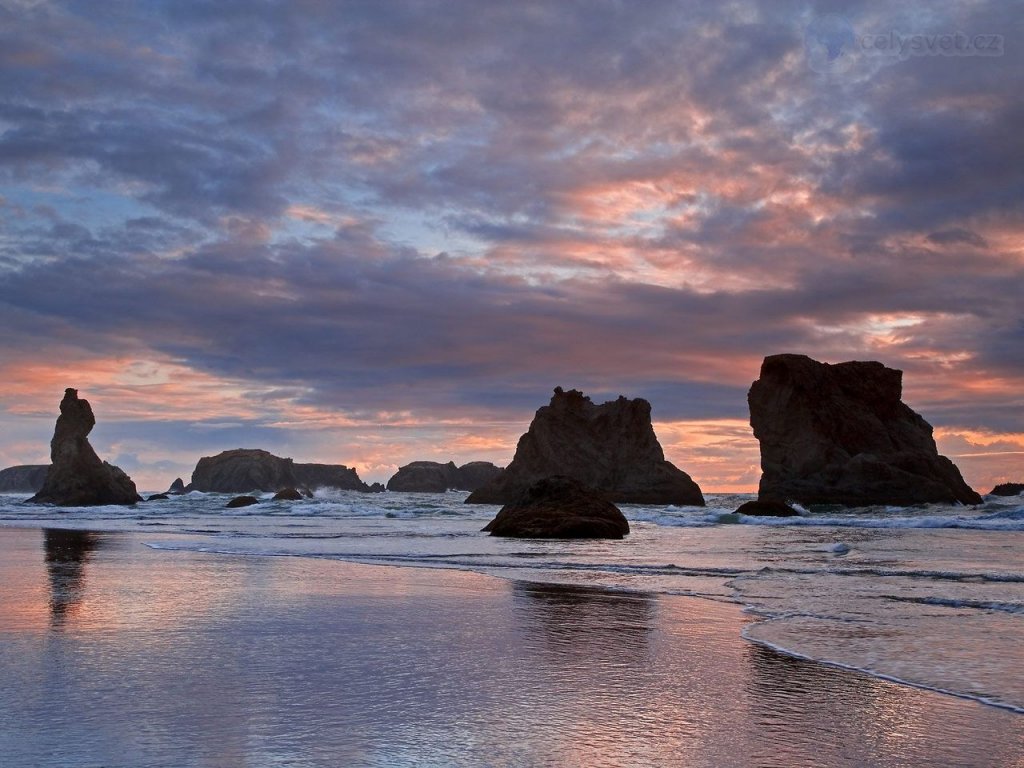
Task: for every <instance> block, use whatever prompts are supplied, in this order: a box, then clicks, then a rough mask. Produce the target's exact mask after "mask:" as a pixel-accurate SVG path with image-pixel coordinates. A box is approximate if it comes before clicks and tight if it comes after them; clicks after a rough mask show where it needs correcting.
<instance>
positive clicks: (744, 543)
mask: <svg viewBox="0 0 1024 768" xmlns="http://www.w3.org/2000/svg"><path fill="white" fill-rule="evenodd" d="M465 496H466V494H464V493H458V492H449V493H446V494H411V493H382V494H360V493H351V492H333V493H332V492H326V491H321V492H319V493H318V494H317V495H316V497H315V498H312V499H307V500H303V501H297V502H276V501H272V500H271V499H270V495H269V494H266V495H264V497H263V498H262V499H261V502H260V503H259V504H258V505H254V506H251V507H245V508H240V509H225V508H224V505H225V503H226V501H227V500H228V498H230V497H229V496H226V495H218V494H202V493H197V492H193V493H190V494H187V495H184V496H178V497H172V498H170V499H169V500H166V501H153V502H147V503H142V504H139V505H137V506H135V507H112V506H111V507H94V508H81V509H75V508H72V509H60V508H52V507H43V506H37V505H28V504H25V503H23V500H24V498H25V497H24V496H2V497H0V526H3V527H15V528H39V529H52V530H58V529H59V530H82V531H85V530H88V531H99V532H124V533H132V534H134V535H136V537H141V540H142V541H143V543H144V544H145V546H146V547H148V548H150V549H151V550H154V551H160V552H164V553H170V554H174V553H180V554H181V555H184V554H185V553H192V554H195V553H215V554H218V555H221V556H226V557H246V558H252V557H258V558H275V557H285V556H290V557H298V558H312V559H318V560H340V561H347V562H352V563H362V564H369V565H388V566H398V567H401V568H415V569H450V570H456V571H470V572H477V573H480V574H485V575H488V576H493V577H497V578H499V579H505V580H510V581H513V582H515V583H529V584H551V585H565V586H567V587H578V588H587V589H599V590H605V591H614V592H617V593H624V594H642V595H672V596H676V595H682V596H690V597H695V598H699V599H701V600H705V601H715V602H718V603H730V604H735V605H738V606H740V607H741V608H742V609H743V611H744V612H745V613H746V614H747V615H748V616H749V618H750V619H752V620H751V621H749V622H748V623H746V624H745V625H744V627H743V628H742V634H743V637H744V639H745V640H746V641H749V642H751V643H754V644H757V645H759V646H761V647H764V648H768V649H772V650H774V651H777V652H781V653H782V654H784V655H787V656H789V657H793V658H798V659H805V660H810V661H814V662H820V663H822V664H826V665H832V666H835V667H841V668H845V669H849V670H857V671H859V672H862V673H864V674H867V675H870V676H873V677H875V678H879V679H883V680H887V681H892V682H897V683H899V684H901V685H908V686H914V687H917V688H921V689H926V690H930V691H935V692H940V693H942V694H946V695H950V696H955V697H960V698H963V699H970V700H973V701H976V702H979V703H981V704H983V705H985V706H989V707H996V708H1001V709H1003V710H1007V711H1009V712H1013V713H1017V714H1024V671H1022V670H1024V641H1022V638H1024V499H1022V498H1021V497H1020V496H1016V497H1003V498H999V497H988V498H986V501H985V503H984V504H982V505H980V506H978V507H955V506H944V505H931V506H925V507H915V508H901V507H867V508H859V509H838V508H837V509H827V510H820V509H815V510H811V511H808V510H801V512H802V514H801V516H799V517H795V518H753V517H744V516H736V515H735V514H733V510H735V509H736V508H737V507H738V506H739V504H741V503H742V502H743V501H745V500H748V499H749V498H752V497H751V496H749V495H742V494H737V495H728V494H709V495H708V497H707V506H706V507H703V508H698V507H672V506H668V507H648V506H636V505H623V506H622V509H623V512H624V513H625V515H626V517H627V519H628V520H629V522H630V526H631V529H632V530H631V533H630V535H629V536H627V537H626V538H625V539H624V540H622V541H551V540H516V539H500V538H494V537H491V536H488V535H486V534H482V533H480V529H481V528H482V527H483V525H484V524H485V523H486V522H487V521H488V520H490V519H491V517H493V515H494V514H495V512H496V511H497V507H494V506H488V505H467V504H464V503H463V500H464V498H465ZM1021 725H1022V726H1024V720H1022V721H1021Z"/></svg>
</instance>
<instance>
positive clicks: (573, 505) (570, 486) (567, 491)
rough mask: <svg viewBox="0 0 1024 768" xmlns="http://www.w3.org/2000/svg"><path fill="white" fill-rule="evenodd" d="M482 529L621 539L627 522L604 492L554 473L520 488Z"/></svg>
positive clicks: (519, 534) (496, 532)
mask: <svg viewBox="0 0 1024 768" xmlns="http://www.w3.org/2000/svg"><path fill="white" fill-rule="evenodd" d="M483 530H484V531H488V532H490V534H491V535H492V536H515V537H521V538H531V539H621V538H622V537H623V536H625V535H626V534H627V533H629V523H628V522H627V521H626V518H625V517H624V516H623V514H622V512H620V511H619V509H618V507H616V506H615V505H614V504H612V503H611V502H610V501H608V500H607V499H606V498H605V497H604V495H603V494H600V493H597V492H596V491H593V490H591V489H589V488H587V487H585V486H584V485H582V484H581V483H580V482H578V481H576V480H574V479H572V478H571V477H565V476H562V475H556V476H554V477H547V478H544V479H543V480H539V481H537V482H536V483H534V484H533V485H531V486H529V487H528V488H526V489H525V490H524V491H522V492H521V493H520V495H519V497H518V498H517V499H515V500H514V501H512V502H510V503H508V504H506V505H505V506H504V507H502V508H501V511H500V512H498V515H497V517H495V518H494V519H493V520H492V521H491V522H489V523H488V524H487V525H486V526H484V529H483Z"/></svg>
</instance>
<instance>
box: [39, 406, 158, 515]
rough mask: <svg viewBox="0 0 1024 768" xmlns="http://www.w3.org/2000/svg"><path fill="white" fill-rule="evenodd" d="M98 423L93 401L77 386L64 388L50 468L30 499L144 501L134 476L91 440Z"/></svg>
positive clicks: (79, 503)
mask: <svg viewBox="0 0 1024 768" xmlns="http://www.w3.org/2000/svg"><path fill="white" fill-rule="evenodd" d="M95 425H96V417H95V416H93V413H92V407H91V406H90V405H89V401H88V400H84V399H80V398H79V397H78V390H77V389H70V388H69V389H66V390H64V399H63V400H61V403H60V416H58V417H57V424H56V427H55V428H54V431H53V439H52V440H51V441H50V470H49V472H47V473H46V479H45V481H44V482H43V487H42V488H40V489H39V492H38V493H37V494H36V495H35V496H33V497H32V498H31V499H29V501H30V502H33V503H37V504H56V505H58V506H61V507H86V506H98V505H102V504H135V503H136V502H138V501H142V497H141V496H139V493H138V491H137V490H136V489H135V483H133V482H132V479H131V478H130V477H128V475H126V474H125V473H124V472H123V471H122V470H121V469H120V468H119V467H115V466H114V465H113V464H108V463H107V462H105V461H102V460H101V459H100V457H99V456H97V455H96V451H94V450H93V448H92V445H90V444H89V440H88V435H89V433H90V432H91V431H92V428H93V427H94V426H95Z"/></svg>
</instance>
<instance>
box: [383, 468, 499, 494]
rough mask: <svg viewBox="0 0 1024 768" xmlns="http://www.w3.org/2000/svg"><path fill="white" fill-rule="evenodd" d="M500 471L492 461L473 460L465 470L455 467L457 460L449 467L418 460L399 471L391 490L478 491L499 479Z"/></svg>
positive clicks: (419, 491)
mask: <svg viewBox="0 0 1024 768" xmlns="http://www.w3.org/2000/svg"><path fill="white" fill-rule="evenodd" d="M500 472H501V467H496V466H494V465H493V464H491V463H490V462H489V461H471V462H469V463H468V464H463V465H462V466H461V467H457V466H455V462H454V461H449V462H448V463H447V464H441V463H440V462H437V461H414V462H412V463H411V464H406V465H405V466H404V467H399V468H398V472H396V473H395V474H394V475H393V476H392V477H391V479H390V480H388V490H389V491H410V492H418V493H444V492H445V491H447V490H456V491H475V490H476V489H477V488H479V487H480V486H481V485H483V484H484V483H486V482H488V481H490V480H493V479H494V478H495V477H497V476H498V474H499V473H500Z"/></svg>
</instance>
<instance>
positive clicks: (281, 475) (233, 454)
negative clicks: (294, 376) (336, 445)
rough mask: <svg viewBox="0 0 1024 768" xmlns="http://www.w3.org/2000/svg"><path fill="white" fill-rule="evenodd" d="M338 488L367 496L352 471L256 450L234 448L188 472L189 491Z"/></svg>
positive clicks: (267, 490) (365, 490)
mask: <svg viewBox="0 0 1024 768" xmlns="http://www.w3.org/2000/svg"><path fill="white" fill-rule="evenodd" d="M321 487H325V488H338V489H340V490H348V491H363V492H369V490H370V489H369V486H367V485H366V483H364V482H363V481H362V480H360V479H359V475H357V474H356V471H355V470H354V469H350V468H349V467H346V466H343V465H341V464H296V463H295V462H294V461H292V460H291V459H283V458H281V457H280V456H274V455H273V454H272V453H268V452H267V451H263V450H259V449H250V448H238V449H235V450H231V451H223V452H222V453H218V454H217V455H216V456H204V457H203V458H201V459H200V460H199V463H197V464H196V468H195V470H194V471H193V472H192V482H191V483H190V484H189V485H188V490H190V491H204V492H207V493H242V492H245V491H264V492H276V491H278V490H280V489H281V488H303V489H312V488H321Z"/></svg>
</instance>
